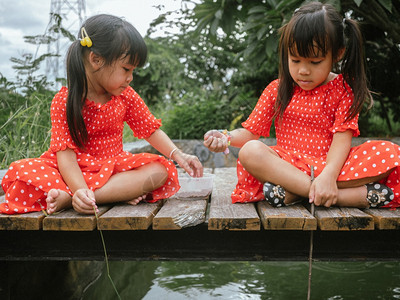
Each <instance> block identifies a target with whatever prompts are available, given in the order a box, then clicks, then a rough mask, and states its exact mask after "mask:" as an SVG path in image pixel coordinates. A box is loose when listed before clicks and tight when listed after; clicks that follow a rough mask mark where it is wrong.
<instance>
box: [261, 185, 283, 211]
mask: <svg viewBox="0 0 400 300" xmlns="http://www.w3.org/2000/svg"><path fill="white" fill-rule="evenodd" d="M263 193H264V197H265V200H267V201H268V203H269V204H271V205H272V206H273V207H281V206H286V204H285V202H284V201H285V195H286V192H285V189H284V188H283V187H281V186H280V185H274V184H272V183H269V182H266V183H264V186H263Z"/></svg>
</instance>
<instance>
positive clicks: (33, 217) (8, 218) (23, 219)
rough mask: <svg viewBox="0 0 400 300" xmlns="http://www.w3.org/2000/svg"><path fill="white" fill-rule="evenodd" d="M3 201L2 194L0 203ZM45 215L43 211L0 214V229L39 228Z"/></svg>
mask: <svg viewBox="0 0 400 300" xmlns="http://www.w3.org/2000/svg"><path fill="white" fill-rule="evenodd" d="M2 202H4V195H3V196H0V203H2ZM44 217H45V215H44V213H43V212H41V211H39V212H31V213H26V214H15V215H6V214H0V230H40V229H42V222H43V219H44Z"/></svg>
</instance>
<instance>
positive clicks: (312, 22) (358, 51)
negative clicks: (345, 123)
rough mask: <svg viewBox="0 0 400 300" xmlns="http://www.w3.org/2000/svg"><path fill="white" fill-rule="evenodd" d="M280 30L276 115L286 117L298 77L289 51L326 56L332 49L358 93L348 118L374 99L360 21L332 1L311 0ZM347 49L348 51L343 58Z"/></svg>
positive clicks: (341, 71)
mask: <svg viewBox="0 0 400 300" xmlns="http://www.w3.org/2000/svg"><path fill="white" fill-rule="evenodd" d="M280 34H281V36H280V41H279V55H280V65H279V79H280V81H279V88H278V97H277V101H276V103H275V108H276V114H275V115H276V116H279V117H282V115H283V113H284V111H285V109H286V107H287V106H288V104H289V102H290V100H291V98H292V96H293V90H294V81H293V79H292V77H291V76H290V72H289V64H288V54H289V52H290V54H294V52H296V53H297V54H298V55H299V56H302V57H313V56H316V55H317V54H318V53H315V51H318V52H319V53H320V54H322V55H323V56H325V55H326V54H327V53H328V52H329V51H332V59H333V62H334V63H335V64H337V67H338V70H339V72H340V73H342V75H343V78H344V80H345V81H346V82H347V83H348V84H349V85H350V87H351V88H352V90H353V93H354V102H353V105H352V107H351V108H350V110H349V113H348V116H347V117H346V119H347V120H348V119H352V118H354V117H355V116H356V115H357V114H358V113H359V112H360V111H361V109H362V107H363V104H364V103H368V104H371V103H372V96H371V93H370V91H369V89H368V86H367V79H366V73H365V58H364V52H363V38H362V35H361V31H360V29H359V26H358V23H357V22H356V21H354V20H351V19H348V18H344V19H343V18H342V17H341V16H340V15H339V13H338V12H337V11H336V9H335V8H334V7H333V6H332V5H330V4H323V3H320V2H310V3H307V4H305V5H304V6H302V7H300V8H298V9H297V10H296V11H295V12H294V14H293V16H292V18H291V19H290V21H289V22H288V23H287V24H286V25H284V26H283V27H282V28H281V29H280ZM346 36H347V38H346ZM343 49H345V52H344V55H343V57H342V59H341V57H340V55H341V53H342V50H343ZM340 59H341V62H340V64H339V60H340Z"/></svg>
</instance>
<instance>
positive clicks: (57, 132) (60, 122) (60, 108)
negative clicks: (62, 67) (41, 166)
mask: <svg viewBox="0 0 400 300" xmlns="http://www.w3.org/2000/svg"><path fill="white" fill-rule="evenodd" d="M67 96H68V89H67V88H66V87H62V88H61V90H60V91H59V92H58V93H57V94H56V95H55V96H54V98H53V101H52V102H51V107H50V118H51V139H50V150H51V151H53V152H57V151H61V150H65V149H66V148H71V149H76V148H77V147H76V145H75V143H74V142H73V141H72V138H71V135H70V133H69V128H68V123H67V113H66V106H67Z"/></svg>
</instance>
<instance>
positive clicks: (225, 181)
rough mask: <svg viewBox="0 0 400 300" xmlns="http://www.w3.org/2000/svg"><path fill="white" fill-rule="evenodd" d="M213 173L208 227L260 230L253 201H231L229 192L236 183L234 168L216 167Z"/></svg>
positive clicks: (211, 228) (212, 228) (213, 228)
mask: <svg viewBox="0 0 400 300" xmlns="http://www.w3.org/2000/svg"><path fill="white" fill-rule="evenodd" d="M215 175H216V176H215V180H214V189H213V192H212V195H211V204H210V214H209V218H208V229H209V230H260V227H261V225H260V224H261V222H260V218H259V216H258V214H257V211H256V208H255V205H254V204H253V203H240V204H239V203H236V204H233V203H232V200H231V193H232V191H233V189H234V188H235V185H236V183H237V175H236V168H218V169H215Z"/></svg>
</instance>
